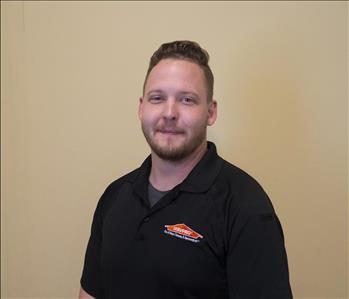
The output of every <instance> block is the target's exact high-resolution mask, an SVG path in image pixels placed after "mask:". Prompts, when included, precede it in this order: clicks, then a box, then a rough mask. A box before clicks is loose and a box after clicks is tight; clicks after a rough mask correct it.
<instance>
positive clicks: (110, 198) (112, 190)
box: [96, 168, 140, 214]
mask: <svg viewBox="0 0 349 299" xmlns="http://www.w3.org/2000/svg"><path fill="white" fill-rule="evenodd" d="M139 170H140V168H137V169H135V170H133V171H131V172H129V173H127V174H125V175H124V176H122V177H120V178H118V179H116V180H115V181H113V182H111V183H110V184H109V185H108V186H107V187H106V189H105V190H104V192H103V194H102V196H101V197H100V199H99V201H98V204H97V208H96V212H97V211H98V212H99V213H101V214H104V213H105V211H106V210H108V209H109V207H110V206H111V205H112V203H113V202H114V201H115V200H116V199H117V196H118V193H119V192H120V190H121V189H122V188H123V186H125V185H131V184H132V183H133V182H134V181H135V179H136V178H137V176H138V173H139Z"/></svg>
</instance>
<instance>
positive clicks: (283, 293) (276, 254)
mask: <svg viewBox="0 0 349 299" xmlns="http://www.w3.org/2000/svg"><path fill="white" fill-rule="evenodd" d="M233 240H234V241H235V242H234V243H233V244H231V245H233V246H232V247H231V248H230V251H229V255H228V259H227V274H228V282H229V291H230V297H229V298H236V297H238V298H268V299H280V298H282V299H292V298H293V297H292V292H291V287H290V284H289V274H288V265H287V256H286V251H285V248H284V240H283V234H282V229H281V225H280V223H279V220H278V218H277V216H276V215H275V214H273V213H271V214H267V215H255V216H252V217H249V219H248V220H247V222H246V223H245V224H244V226H243V227H242V229H241V230H240V231H239V235H238V237H237V238H233Z"/></svg>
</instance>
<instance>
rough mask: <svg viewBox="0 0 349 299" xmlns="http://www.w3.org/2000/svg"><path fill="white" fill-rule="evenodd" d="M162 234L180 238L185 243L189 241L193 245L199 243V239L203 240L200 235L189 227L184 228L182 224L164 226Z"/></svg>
mask: <svg viewBox="0 0 349 299" xmlns="http://www.w3.org/2000/svg"><path fill="white" fill-rule="evenodd" d="M165 228H166V229H165V230H164V233H165V234H168V235H171V236H174V237H177V238H181V239H184V240H187V241H191V242H194V243H197V242H200V240H199V238H201V239H202V238H203V236H202V235H200V234H199V233H197V232H196V231H195V230H193V229H191V228H190V227H189V226H186V225H185V224H184V223H181V224H173V225H165Z"/></svg>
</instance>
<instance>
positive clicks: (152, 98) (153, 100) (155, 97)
mask: <svg viewBox="0 0 349 299" xmlns="http://www.w3.org/2000/svg"><path fill="white" fill-rule="evenodd" d="M163 99H164V98H163V96H161V95H151V96H150V97H149V102H151V103H160V102H161V101H163Z"/></svg>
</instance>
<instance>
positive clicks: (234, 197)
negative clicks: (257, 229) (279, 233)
mask: <svg viewBox="0 0 349 299" xmlns="http://www.w3.org/2000/svg"><path fill="white" fill-rule="evenodd" d="M222 160H223V163H222V168H221V171H220V173H219V175H218V177H217V180H216V188H218V189H220V190H225V192H224V193H225V198H224V200H225V201H228V204H229V206H233V207H235V208H236V209H238V210H239V211H240V212H244V213H247V214H250V215H251V214H264V213H270V212H274V208H273V206H272V203H271V201H270V199H269V197H268V195H267V193H266V192H265V191H264V189H263V187H262V186H261V185H260V183H259V182H258V181H257V180H256V179H255V178H253V177H252V176H251V175H250V174H248V173H247V172H246V171H244V170H242V169H241V168H239V167H237V166H235V165H233V164H231V163H229V162H228V161H226V160H224V159H222Z"/></svg>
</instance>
